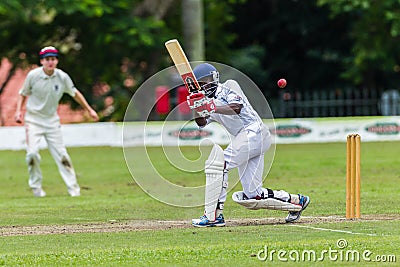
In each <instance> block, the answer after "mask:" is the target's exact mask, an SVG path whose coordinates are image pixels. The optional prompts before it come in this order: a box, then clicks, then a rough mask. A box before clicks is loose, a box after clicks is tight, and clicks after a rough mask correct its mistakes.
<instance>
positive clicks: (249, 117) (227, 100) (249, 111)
mask: <svg viewBox="0 0 400 267" xmlns="http://www.w3.org/2000/svg"><path fill="white" fill-rule="evenodd" d="M214 103H215V105H216V106H222V105H228V104H241V105H243V106H242V109H241V111H240V114H237V115H224V114H217V113H212V114H211V115H210V118H208V119H207V124H208V123H210V122H212V121H216V122H219V123H220V124H222V125H223V126H224V127H225V128H226V130H227V131H228V132H229V133H230V134H231V135H233V136H236V135H238V133H239V132H241V131H242V130H244V129H247V130H252V131H254V132H259V131H261V129H265V128H266V126H265V125H264V124H263V121H262V120H261V118H260V116H259V115H258V113H257V112H256V111H255V110H254V108H253V107H252V106H251V104H250V103H249V101H248V100H247V97H246V96H245V95H244V93H243V91H242V89H241V88H240V86H239V84H238V83H237V82H236V81H234V80H227V81H226V82H225V83H223V84H219V85H218V88H217V91H216V93H215V99H214Z"/></svg>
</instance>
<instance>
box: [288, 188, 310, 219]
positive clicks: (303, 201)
mask: <svg viewBox="0 0 400 267" xmlns="http://www.w3.org/2000/svg"><path fill="white" fill-rule="evenodd" d="M299 198H300V203H299V205H301V207H302V208H301V210H299V211H289V214H288V216H287V217H286V219H285V221H286V222H287V223H290V222H295V221H297V220H298V219H299V218H300V215H301V213H302V212H303V210H305V209H306V208H307V206H308V204H309V203H310V198H309V197H308V196H303V195H300V194H299Z"/></svg>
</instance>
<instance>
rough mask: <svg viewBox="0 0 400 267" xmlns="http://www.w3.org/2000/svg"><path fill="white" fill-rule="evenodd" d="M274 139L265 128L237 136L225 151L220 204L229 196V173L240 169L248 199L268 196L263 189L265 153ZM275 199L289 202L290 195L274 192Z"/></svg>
mask: <svg viewBox="0 0 400 267" xmlns="http://www.w3.org/2000/svg"><path fill="white" fill-rule="evenodd" d="M271 142H272V137H271V134H270V132H269V130H268V129H267V128H266V127H264V128H263V129H262V130H261V131H258V132H255V131H252V130H248V129H245V130H243V131H241V132H240V133H239V134H238V135H237V136H235V137H234V138H233V140H232V142H231V143H230V144H229V146H228V147H227V148H226V149H225V150H224V158H225V162H226V166H225V170H224V178H223V185H224V186H223V189H222V192H221V195H220V197H219V202H225V200H226V196H227V190H226V188H227V184H228V171H229V170H231V169H234V168H238V172H239V177H240V182H241V184H242V186H243V192H244V193H245V194H246V196H247V197H248V198H254V197H256V196H261V195H262V194H263V193H264V196H265V197H267V196H268V191H267V189H266V188H263V187H262V185H263V181H262V178H263V171H264V153H265V152H266V151H267V150H268V149H269V148H270V146H271ZM273 193H274V198H278V199H281V200H283V201H289V199H290V195H289V193H287V192H285V191H283V190H279V191H276V190H273Z"/></svg>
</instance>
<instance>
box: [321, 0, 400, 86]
mask: <svg viewBox="0 0 400 267" xmlns="http://www.w3.org/2000/svg"><path fill="white" fill-rule="evenodd" d="M318 4H319V5H321V6H328V7H329V9H330V10H331V13H332V15H333V16H335V17H340V16H341V17H346V18H347V19H348V20H349V21H350V29H351V34H350V36H349V37H350V40H351V42H352V53H353V54H354V56H353V57H352V58H351V60H347V61H345V62H344V63H345V66H346V71H344V72H343V73H342V75H343V77H345V78H347V79H349V80H353V81H354V82H355V83H356V84H362V85H364V86H366V87H371V88H376V87H381V86H388V87H389V86H396V85H397V84H398V82H399V81H400V79H399V78H397V76H399V72H400V66H399V61H400V57H399V53H400V47H399V45H398V43H399V40H400V2H399V1H397V0H382V1H374V0H357V1H337V0H319V1H318ZM388 81H389V82H388Z"/></svg>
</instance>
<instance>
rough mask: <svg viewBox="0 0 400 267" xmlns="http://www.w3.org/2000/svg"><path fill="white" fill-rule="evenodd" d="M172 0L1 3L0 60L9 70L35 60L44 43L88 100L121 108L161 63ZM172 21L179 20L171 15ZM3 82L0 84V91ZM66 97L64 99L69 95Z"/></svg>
mask: <svg viewBox="0 0 400 267" xmlns="http://www.w3.org/2000/svg"><path fill="white" fill-rule="evenodd" d="M172 3H173V0H167V1H162V0H145V1H138V0H136V1H130V0H129V1H128V0H113V1H101V0H80V1H70V0H46V1H30V0H9V1H3V2H1V3H0V38H1V40H2V42H0V58H4V57H5V58H8V59H9V60H10V61H11V62H12V64H13V68H12V70H11V72H10V76H11V75H12V74H13V71H15V69H16V68H20V67H26V66H28V65H31V64H35V63H38V56H37V53H38V51H39V50H40V48H42V47H43V46H45V45H54V46H56V47H57V48H58V49H59V50H60V67H62V68H63V69H65V70H66V71H67V72H68V73H70V74H71V76H72V77H73V78H74V79H75V80H74V82H75V83H76V84H77V87H78V88H80V90H82V92H83V93H84V94H85V95H86V97H87V98H88V100H89V101H90V102H92V103H95V104H96V105H97V106H98V108H100V109H101V108H102V105H103V103H104V102H103V99H104V98H105V97H107V96H112V97H113V98H114V101H115V104H116V106H119V107H120V109H119V110H118V111H117V113H116V114H115V117H116V119H121V118H122V117H123V112H124V111H125V109H124V107H125V106H126V105H127V101H129V99H130V96H131V95H132V94H133V92H134V91H135V89H136V88H137V87H138V85H139V84H140V83H141V82H142V81H143V80H144V79H146V78H147V77H148V76H149V75H151V74H154V73H155V72H156V71H157V70H158V69H159V66H160V64H161V61H162V60H161V59H160V58H161V57H160V53H161V51H164V46H163V44H164V42H165V40H166V39H167V38H168V37H169V36H170V35H171V31H170V30H169V29H168V27H167V21H168V20H167V21H166V20H164V18H165V16H166V14H167V13H168V11H169V10H170V8H171V5H172ZM170 18H171V19H170V20H176V19H179V18H177V16H171V17H170ZM6 83H7V81H6V82H5V83H3V84H2V85H0V93H1V90H2V88H4V87H5V86H6ZM67 100H68V98H67Z"/></svg>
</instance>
